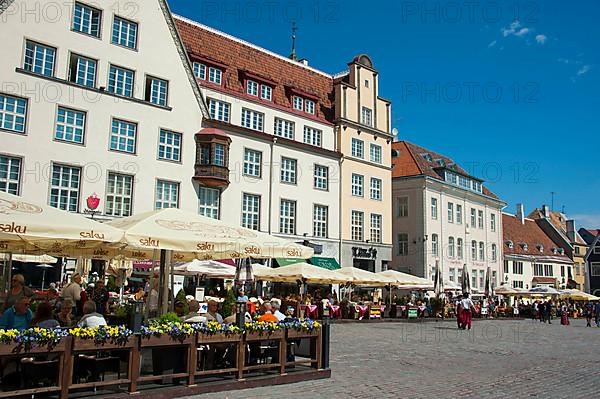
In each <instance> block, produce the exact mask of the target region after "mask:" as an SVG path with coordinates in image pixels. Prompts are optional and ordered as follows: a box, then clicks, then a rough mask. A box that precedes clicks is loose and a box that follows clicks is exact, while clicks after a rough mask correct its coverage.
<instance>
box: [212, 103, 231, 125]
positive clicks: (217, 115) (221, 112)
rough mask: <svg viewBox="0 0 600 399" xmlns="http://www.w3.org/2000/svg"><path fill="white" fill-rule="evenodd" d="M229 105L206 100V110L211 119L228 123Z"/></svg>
mask: <svg viewBox="0 0 600 399" xmlns="http://www.w3.org/2000/svg"><path fill="white" fill-rule="evenodd" d="M230 109H231V104H229V103H226V102H224V101H219V100H215V99H213V98H209V99H208V110H209V112H210V117H211V118H212V119H215V120H218V121H222V122H229V111H230Z"/></svg>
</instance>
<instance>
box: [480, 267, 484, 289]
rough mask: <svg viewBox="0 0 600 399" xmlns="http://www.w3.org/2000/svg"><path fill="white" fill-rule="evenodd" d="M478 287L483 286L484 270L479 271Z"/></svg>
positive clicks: (482, 287)
mask: <svg viewBox="0 0 600 399" xmlns="http://www.w3.org/2000/svg"><path fill="white" fill-rule="evenodd" d="M479 287H480V288H481V289H484V288H485V272H484V271H483V270H480V271H479Z"/></svg>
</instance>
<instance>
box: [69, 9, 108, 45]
mask: <svg viewBox="0 0 600 399" xmlns="http://www.w3.org/2000/svg"><path fill="white" fill-rule="evenodd" d="M78 7H79V9H80V10H81V13H82V14H81V16H80V19H81V21H80V22H79V25H80V26H79V28H77V26H76V18H77V12H78V11H77V10H78ZM94 14H96V16H97V21H96V23H94V21H93V18H94ZM102 17H103V15H102V10H99V9H98V8H95V7H91V6H89V5H87V4H85V3H82V2H79V1H76V2H75V5H74V9H73V22H72V24H71V30H72V31H73V32H77V33H82V34H84V35H88V36H92V37H96V38H100V37H101V35H102ZM86 20H87V21H88V23H89V25H88V26H86V24H85V21H86ZM94 25H95V28H96V31H94Z"/></svg>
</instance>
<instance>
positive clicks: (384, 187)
mask: <svg viewBox="0 0 600 399" xmlns="http://www.w3.org/2000/svg"><path fill="white" fill-rule="evenodd" d="M348 66H349V68H348V71H347V72H345V73H343V74H340V75H337V76H336V77H335V80H334V90H335V123H336V129H337V143H338V150H339V151H340V152H341V153H342V154H343V156H342V160H341V167H340V176H339V179H340V182H339V183H340V196H341V199H340V203H341V204H342V207H341V209H340V232H341V246H340V260H341V266H342V267H348V266H354V267H358V268H361V269H365V270H369V271H374V272H378V271H381V270H386V269H387V266H388V264H389V262H390V261H391V259H392V218H391V212H392V204H391V200H392V195H391V188H392V187H391V182H392V180H391V177H392V175H391V143H392V139H393V136H392V134H391V103H390V101H388V100H385V99H383V98H381V97H379V79H378V78H379V74H378V72H377V71H376V70H375V68H374V67H373V63H372V61H371V59H370V58H369V57H368V56H367V55H360V56H358V57H356V58H354V60H352V62H350V63H349V64H348Z"/></svg>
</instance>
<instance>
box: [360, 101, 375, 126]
mask: <svg viewBox="0 0 600 399" xmlns="http://www.w3.org/2000/svg"><path fill="white" fill-rule="evenodd" d="M360 122H361V123H362V124H363V125H365V126H373V110H372V109H371V108H368V107H365V106H364V105H363V106H362V107H361V110H360Z"/></svg>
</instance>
